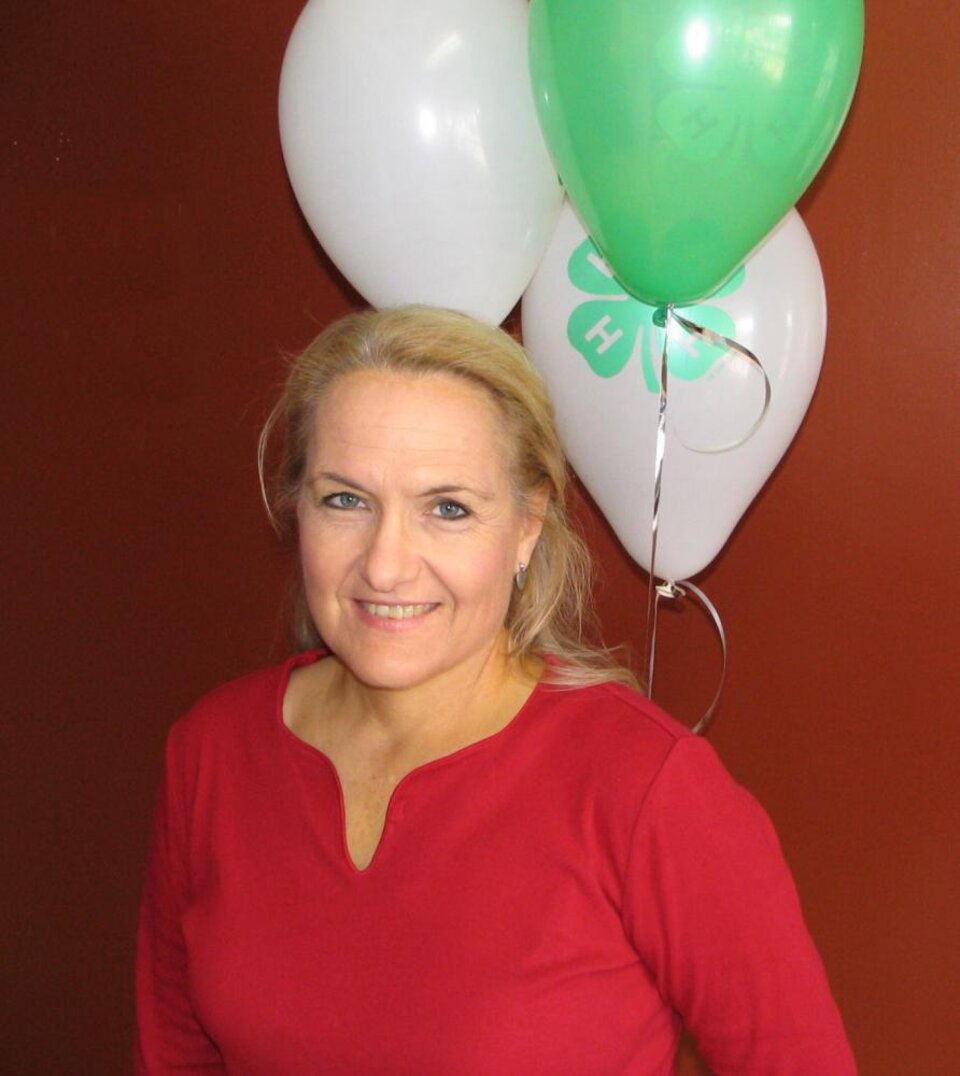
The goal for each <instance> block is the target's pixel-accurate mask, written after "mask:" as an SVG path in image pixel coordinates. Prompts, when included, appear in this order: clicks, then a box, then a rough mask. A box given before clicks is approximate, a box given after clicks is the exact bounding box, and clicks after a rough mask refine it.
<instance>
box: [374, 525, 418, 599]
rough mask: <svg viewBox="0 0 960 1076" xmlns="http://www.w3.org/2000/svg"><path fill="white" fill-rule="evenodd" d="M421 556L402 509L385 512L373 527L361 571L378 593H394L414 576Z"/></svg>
mask: <svg viewBox="0 0 960 1076" xmlns="http://www.w3.org/2000/svg"><path fill="white" fill-rule="evenodd" d="M419 570H420V556H419V552H418V549H417V544H416V541H415V536H414V535H413V534H412V533H411V527H410V524H409V522H408V521H407V520H406V519H405V518H404V516H403V514H402V513H394V512H384V513H382V514H381V515H380V516H379V517H378V518H377V519H376V521H375V522H374V524H373V526H372V527H371V529H370V533H369V539H368V542H367V545H366V548H365V550H364V553H363V559H362V562H361V574H362V576H363V579H364V581H365V582H366V583H367V584H368V585H369V586H370V587H372V588H373V589H374V590H375V591H376V592H377V594H382V595H386V594H390V593H391V592H392V591H394V590H396V589H397V588H398V587H399V586H401V585H402V584H403V583H409V582H411V581H412V580H414V579H415V578H416V576H417V574H418V572H419Z"/></svg>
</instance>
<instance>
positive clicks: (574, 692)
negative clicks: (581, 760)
mask: <svg viewBox="0 0 960 1076" xmlns="http://www.w3.org/2000/svg"><path fill="white" fill-rule="evenodd" d="M542 699H543V703H544V706H545V707H546V708H548V709H549V710H550V712H551V713H552V715H553V717H554V720H555V721H556V722H558V723H560V724H562V725H563V726H564V728H565V729H566V730H567V731H568V732H571V733H575V734H576V736H577V739H583V738H588V739H596V740H598V741H601V742H603V743H607V744H610V745H611V746H612V747H614V749H630V748H631V747H637V748H641V749H644V750H651V749H653V750H656V751H658V752H659V753H662V754H664V755H666V754H668V753H669V752H670V751H671V750H672V748H673V747H674V746H675V745H676V744H677V743H679V742H680V741H684V740H690V739H696V737H694V735H693V733H692V732H691V731H690V730H689V729H688V728H686V727H685V726H684V725H682V724H681V723H680V722H679V721H676V720H675V719H674V718H672V717H671V716H670V715H669V714H667V713H666V712H665V711H663V710H661V709H660V707H659V706H657V704H656V703H655V702H652V701H651V700H650V699H648V698H647V697H646V695H643V694H642V693H641V692H639V691H637V690H635V689H634V688H631V687H627V686H626V685H625V684H620V683H616V682H612V681H611V682H606V683H602V684H592V685H590V686H588V687H573V688H567V687H559V686H552V685H550V684H549V683H547V684H545V685H544V687H543V691H542Z"/></svg>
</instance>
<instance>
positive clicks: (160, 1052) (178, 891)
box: [135, 729, 227, 1076]
mask: <svg viewBox="0 0 960 1076" xmlns="http://www.w3.org/2000/svg"><path fill="white" fill-rule="evenodd" d="M176 744H177V730H176V729H174V732H173V733H172V734H171V737H170V742H169V744H168V748H167V768H166V774H165V778H164V783H163V785H162V787H161V790H160V796H159V799H158V802H157V808H156V814H155V817H154V830H153V842H152V845H151V849H150V857H149V859H148V862H147V873H146V881H145V885H144V891H143V898H142V901H141V906H140V926H139V931H138V935H137V978H136V988H137V1042H136V1056H135V1072H136V1074H137V1076H166V1074H168V1073H177V1076H186V1074H188V1073H204V1074H205V1076H213V1074H216V1073H223V1074H224V1076H225V1074H226V1071H227V1070H226V1067H225V1065H224V1063H223V1059H222V1057H221V1056H220V1052H219V1051H218V1050H217V1048H216V1046H215V1045H214V1044H213V1043H212V1042H211V1041H210V1038H209V1037H208V1036H207V1035H206V1033H205V1032H204V1031H203V1028H202V1027H201V1026H200V1024H199V1022H198V1021H197V1018H196V1016H195V1015H194V1011H193V1006H192V1003H191V1000H190V996H189V990H188V988H187V954H186V946H185V944H184V939H183V933H182V930H181V926H180V910H181V908H182V907H183V904H184V902H185V899H186V894H187V885H188V872H187V866H186V844H185V835H186V830H187V825H186V815H185V809H184V797H183V794H182V784H181V782H180V781H179V780H178V777H180V772H179V771H180V769H181V768H180V767H178V765H177V757H178V752H177V749H176Z"/></svg>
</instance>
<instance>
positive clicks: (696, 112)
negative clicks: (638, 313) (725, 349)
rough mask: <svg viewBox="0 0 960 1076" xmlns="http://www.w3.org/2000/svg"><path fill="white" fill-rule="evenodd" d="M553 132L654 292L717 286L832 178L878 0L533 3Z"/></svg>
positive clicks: (609, 249)
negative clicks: (872, 1)
mask: <svg viewBox="0 0 960 1076" xmlns="http://www.w3.org/2000/svg"><path fill="white" fill-rule="evenodd" d="M530 18H531V23H530V63H531V70H532V75H533V82H534V89H535V98H536V102H537V107H538V110H539V114H540V121H541V124H542V126H543V130H544V133H545V135H546V138H547V143H548V145H549V146H550V149H551V152H552V153H553V157H554V160H555V161H556V163H557V167H558V168H559V170H560V175H561V177H562V179H563V182H564V185H565V186H566V188H567V191H568V193H569V195H570V198H571V199H572V201H573V204H574V205H575V206H576V207H577V211H578V212H579V214H580V217H581V219H582V220H583V222H584V224H585V225H586V226H587V229H588V231H589V232H590V234H591V236H593V238H594V240H595V241H596V243H597V246H598V247H599V248H600V249H601V250H602V251H603V253H604V256H605V258H606V259H607V261H608V263H609V264H610V265H611V266H612V267H613V269H614V272H615V273H616V275H617V276H618V277H619V279H620V280H621V281H622V283H623V284H624V286H625V288H626V289H627V290H628V291H629V292H631V293H632V294H633V295H635V296H637V297H638V298H640V299H643V300H645V301H646V302H649V303H654V304H656V303H668V302H675V303H682V302H691V301H694V300H696V299H700V298H702V297H703V296H704V295H709V294H711V293H712V292H714V291H715V290H716V289H717V288H718V287H719V286H720V285H721V284H722V283H723V281H724V280H725V279H726V278H727V277H728V276H729V275H730V273H731V272H733V270H735V269H736V267H737V266H738V265H740V264H741V263H742V262H743V261H744V259H745V258H746V257H747V256H748V254H749V253H750V251H751V250H752V249H753V248H754V246H756V244H757V243H758V242H760V241H761V240H762V239H763V237H764V236H765V235H766V234H767V233H768V232H769V231H770V229H771V228H772V227H773V226H774V225H775V224H776V223H777V221H779V220H780V219H781V218H782V217H783V216H784V214H785V213H786V212H787V210H788V209H789V208H790V207H791V206H792V205H793V204H794V203H795V202H796V201H797V199H798V198H799V197H800V194H801V193H802V192H803V190H804V189H805V188H806V187H807V185H808V184H809V183H810V181H811V179H812V178H813V177H814V176H815V175H816V173H817V171H818V170H819V168H820V165H821V164H822V163H823V160H824V158H825V157H826V155H827V153H829V151H830V148H831V146H832V145H833V143H834V140H835V139H836V136H837V134H838V133H839V131H840V128H841V126H842V124H843V121H844V118H845V116H846V113H847V110H848V109H849V106H850V102H851V99H852V97H853V91H854V87H855V85H856V80H857V74H858V71H859V67H860V57H861V53H862V50H863V3H862V0H750V2H749V3H746V2H742V0H741V2H738V0H605V2H604V3H584V0H533V2H532V4H531V12H530Z"/></svg>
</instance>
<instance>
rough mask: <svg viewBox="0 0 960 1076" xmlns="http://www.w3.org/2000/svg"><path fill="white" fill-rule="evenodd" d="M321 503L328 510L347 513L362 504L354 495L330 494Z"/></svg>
mask: <svg viewBox="0 0 960 1076" xmlns="http://www.w3.org/2000/svg"><path fill="white" fill-rule="evenodd" d="M323 503H324V504H325V505H326V506H327V507H328V508H337V509H339V510H340V511H349V510H350V509H352V508H359V507H360V505H361V504H362V503H363V502H362V501H361V500H360V498H359V497H358V496H357V495H356V493H330V494H328V495H327V496H326V497H324V498H323Z"/></svg>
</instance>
